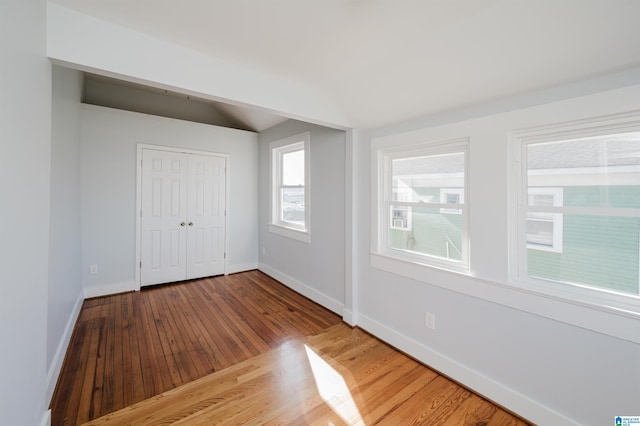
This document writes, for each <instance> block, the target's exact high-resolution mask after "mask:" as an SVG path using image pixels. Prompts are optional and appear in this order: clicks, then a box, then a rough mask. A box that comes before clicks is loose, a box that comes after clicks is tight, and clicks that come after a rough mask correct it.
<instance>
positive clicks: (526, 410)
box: [358, 313, 577, 425]
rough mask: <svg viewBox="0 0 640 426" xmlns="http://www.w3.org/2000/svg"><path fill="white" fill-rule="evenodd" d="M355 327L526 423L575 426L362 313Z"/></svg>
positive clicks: (544, 407) (540, 405) (565, 418)
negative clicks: (492, 402) (525, 420)
mask: <svg viewBox="0 0 640 426" xmlns="http://www.w3.org/2000/svg"><path fill="white" fill-rule="evenodd" d="M358 327H360V328H362V329H364V330H366V331H368V332H369V333H371V334H373V335H374V336H376V337H378V338H379V339H381V340H383V341H385V342H386V343H388V344H390V345H392V346H394V347H396V348H398V349H400V350H401V351H403V352H405V353H406V354H408V355H410V356H412V357H414V358H415V359H417V360H418V361H420V362H422V363H424V364H425V365H427V366H429V367H431V368H433V369H434V370H436V371H438V372H440V373H442V374H444V375H446V376H448V377H450V378H452V379H453V380H455V381H457V382H459V383H461V384H462V385H464V386H465V387H467V388H469V389H471V390H472V391H474V392H476V393H478V394H479V395H482V396H483V397H485V398H487V399H489V400H491V401H494V402H495V403H496V404H499V405H501V406H503V407H506V408H507V409H509V410H511V411H513V412H514V413H517V414H518V415H520V416H522V417H524V418H525V419H527V420H529V421H532V422H534V423H536V424H541V425H577V423H575V421H573V420H571V419H569V418H567V417H565V416H563V415H562V414H560V413H557V412H555V411H553V410H552V409H550V408H548V407H546V406H544V405H542V404H539V403H537V402H536V401H532V400H531V399H529V398H527V397H526V396H525V395H522V394H521V393H518V392H517V391H515V390H513V389H510V388H508V387H507V386H505V385H503V384H501V383H498V382H496V381H495V380H493V379H491V378H490V377H487V376H485V375H483V374H481V373H479V372H477V371H475V370H472V369H471V368H469V367H467V366H466V365H463V364H460V363H459V362H457V361H455V360H453V359H451V358H449V357H447V356H446V355H443V354H441V353H439V352H436V351H434V350H432V349H430V348H429V347H427V346H425V345H423V344H422V343H420V342H418V341H416V340H414V339H412V338H410V337H408V336H405V335H403V334H402V333H400V332H398V331H396V330H393V329H391V328H389V327H387V326H385V325H383V324H381V323H379V322H377V321H376V320H374V319H372V318H369V317H367V316H366V315H363V314H361V313H360V314H359V315H358Z"/></svg>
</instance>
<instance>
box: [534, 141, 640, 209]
mask: <svg viewBox="0 0 640 426" xmlns="http://www.w3.org/2000/svg"><path fill="white" fill-rule="evenodd" d="M527 165H528V184H529V187H530V188H532V187H545V186H546V187H563V188H565V192H564V205H565V206H573V207H622V208H629V207H635V208H638V207H640V185H639V184H638V182H640V132H635V133H625V134H619V135H609V136H598V137H591V138H584V139H572V140H566V141H558V142H548V143H535V144H529V145H527ZM535 202H536V204H532V200H531V196H530V198H529V205H539V204H537V203H538V202H543V200H541V199H540V200H538V199H536V200H535Z"/></svg>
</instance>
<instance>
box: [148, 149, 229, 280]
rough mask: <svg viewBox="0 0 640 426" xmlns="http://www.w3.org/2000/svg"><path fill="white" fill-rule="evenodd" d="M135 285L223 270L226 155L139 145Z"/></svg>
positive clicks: (205, 274) (189, 277) (212, 273)
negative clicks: (165, 149) (139, 185)
mask: <svg viewBox="0 0 640 426" xmlns="http://www.w3.org/2000/svg"><path fill="white" fill-rule="evenodd" d="M141 179H142V182H141V207H142V211H141V213H140V218H141V233H140V238H141V240H140V259H141V265H140V285H141V286H145V285H153V284H161V283H168V282H175V281H182V280H186V279H191V278H201V277H207V276H212V275H220V274H224V272H225V270H224V268H225V264H224V263H225V262H224V259H225V242H226V234H225V233H226V158H225V157H220V156H215V155H200V154H188V153H182V152H171V151H162V150H155V149H146V148H145V149H143V150H142V173H141Z"/></svg>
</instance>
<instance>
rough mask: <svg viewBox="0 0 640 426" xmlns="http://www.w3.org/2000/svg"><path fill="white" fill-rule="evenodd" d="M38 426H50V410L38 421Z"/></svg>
mask: <svg viewBox="0 0 640 426" xmlns="http://www.w3.org/2000/svg"><path fill="white" fill-rule="evenodd" d="M40 426H51V410H47V411H45V412H44V415H43V416H42V420H41V421H40Z"/></svg>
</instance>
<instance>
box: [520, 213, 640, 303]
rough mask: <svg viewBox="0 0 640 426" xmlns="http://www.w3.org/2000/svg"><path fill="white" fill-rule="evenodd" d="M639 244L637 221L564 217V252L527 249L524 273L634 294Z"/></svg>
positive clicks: (636, 288)
mask: <svg viewBox="0 0 640 426" xmlns="http://www.w3.org/2000/svg"><path fill="white" fill-rule="evenodd" d="M530 223H531V221H528V222H527V230H529V224H530ZM541 227H542V225H541ZM541 232H542V231H541ZM639 242H640V218H628V217H610V216H586V215H567V214H565V215H564V243H563V252H562V253H554V252H549V251H541V250H533V249H528V250H527V272H528V274H529V275H531V276H533V277H538V278H546V279H550V280H554V281H563V282H570V283H580V284H587V285H590V286H594V287H599V288H604V289H610V290H615V291H620V292H625V293H630V294H635V295H637V294H639V287H638V279H639V276H640V273H639V271H640V269H639V267H640V265H639V259H640V256H639V255H638V245H639Z"/></svg>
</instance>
